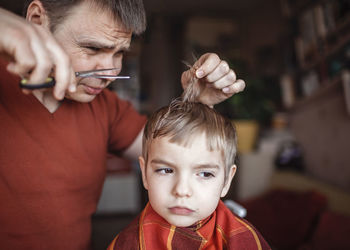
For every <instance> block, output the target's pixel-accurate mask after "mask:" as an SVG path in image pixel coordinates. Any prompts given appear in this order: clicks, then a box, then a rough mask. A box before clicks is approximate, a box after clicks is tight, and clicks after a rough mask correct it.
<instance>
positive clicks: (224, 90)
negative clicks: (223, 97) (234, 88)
mask: <svg viewBox="0 0 350 250" xmlns="http://www.w3.org/2000/svg"><path fill="white" fill-rule="evenodd" d="M222 92H224V93H228V92H230V88H228V87H226V88H223V89H222Z"/></svg>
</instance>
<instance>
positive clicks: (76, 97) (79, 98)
mask: <svg viewBox="0 0 350 250" xmlns="http://www.w3.org/2000/svg"><path fill="white" fill-rule="evenodd" d="M95 97H96V95H88V94H81V93H67V94H66V96H65V98H67V99H69V100H72V101H76V102H81V103H88V102H91V101H93V100H94V99H95Z"/></svg>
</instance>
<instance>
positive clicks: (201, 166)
mask: <svg viewBox="0 0 350 250" xmlns="http://www.w3.org/2000/svg"><path fill="white" fill-rule="evenodd" d="M151 163H154V164H164V165H167V166H170V167H174V164H173V163H171V162H168V161H166V160H163V159H157V158H156V159H152V161H151ZM194 169H220V166H219V165H218V164H206V163H204V164H198V165H196V166H195V167H194Z"/></svg>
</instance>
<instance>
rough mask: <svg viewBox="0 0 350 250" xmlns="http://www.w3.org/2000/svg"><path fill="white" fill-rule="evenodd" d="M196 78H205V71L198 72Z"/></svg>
mask: <svg viewBox="0 0 350 250" xmlns="http://www.w3.org/2000/svg"><path fill="white" fill-rule="evenodd" d="M196 76H197V77H198V78H202V77H203V76H204V71H203V70H201V69H199V70H197V71H196Z"/></svg>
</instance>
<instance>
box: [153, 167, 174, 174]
mask: <svg viewBox="0 0 350 250" xmlns="http://www.w3.org/2000/svg"><path fill="white" fill-rule="evenodd" d="M156 172H157V173H160V174H171V173H173V172H174V171H173V170H172V169H171V168H159V169H156Z"/></svg>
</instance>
